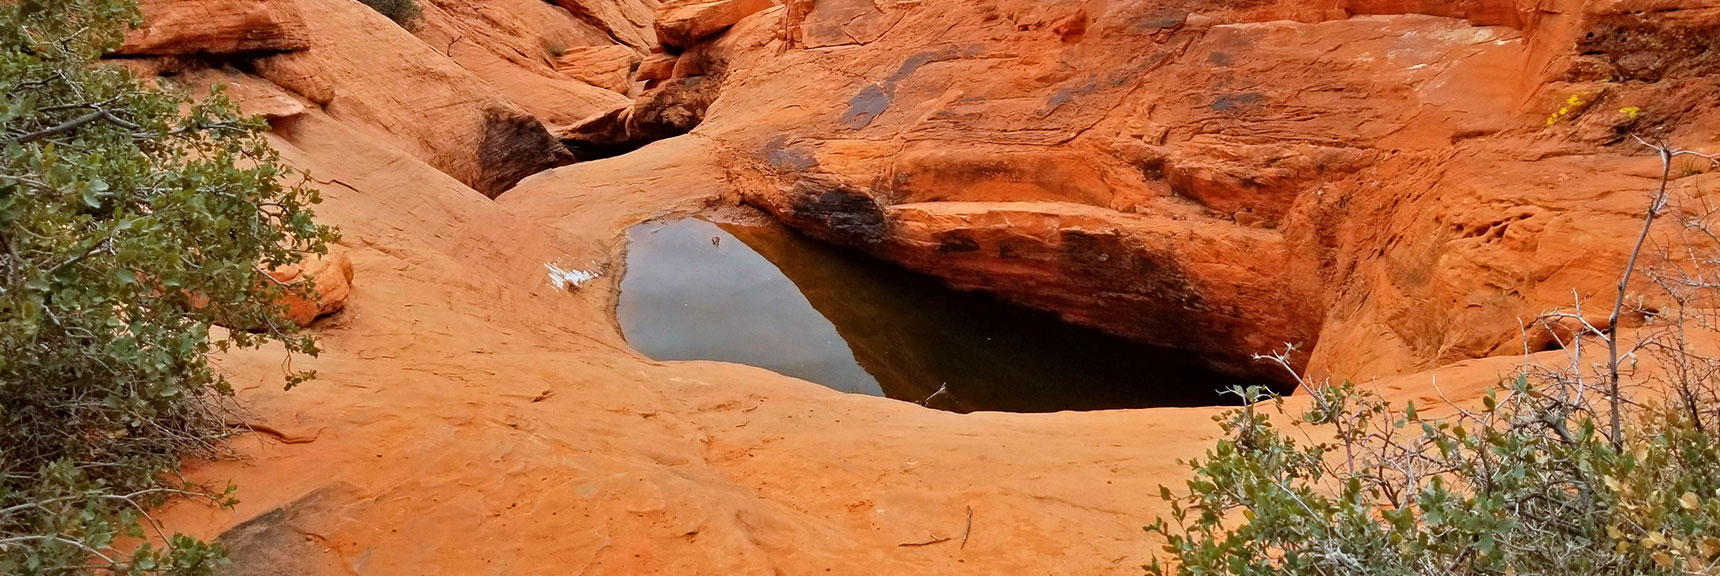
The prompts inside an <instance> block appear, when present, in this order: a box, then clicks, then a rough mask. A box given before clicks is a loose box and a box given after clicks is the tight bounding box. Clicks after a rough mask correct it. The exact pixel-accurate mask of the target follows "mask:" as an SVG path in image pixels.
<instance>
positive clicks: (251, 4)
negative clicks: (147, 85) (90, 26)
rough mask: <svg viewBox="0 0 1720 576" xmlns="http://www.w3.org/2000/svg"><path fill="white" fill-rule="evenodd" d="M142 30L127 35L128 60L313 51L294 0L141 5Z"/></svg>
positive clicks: (165, 0)
mask: <svg viewBox="0 0 1720 576" xmlns="http://www.w3.org/2000/svg"><path fill="white" fill-rule="evenodd" d="M138 11H139V12H142V13H143V26H141V27H139V28H138V29H136V30H133V31H131V32H130V33H129V34H126V37H125V43H124V44H122V45H121V46H120V48H119V53H120V54H126V55H156V56H164V55H189V54H235V53H243V52H287V51H292V50H304V49H306V48H309V47H310V46H311V38H310V37H309V31H308V30H307V29H306V28H305V25H304V22H303V21H302V20H300V17H299V13H298V8H297V6H295V5H294V3H293V0H215V1H211V0H142V1H140V2H138Z"/></svg>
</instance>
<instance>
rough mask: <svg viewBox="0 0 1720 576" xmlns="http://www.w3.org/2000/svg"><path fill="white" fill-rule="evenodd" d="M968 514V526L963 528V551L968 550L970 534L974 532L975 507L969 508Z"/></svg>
mask: <svg viewBox="0 0 1720 576" xmlns="http://www.w3.org/2000/svg"><path fill="white" fill-rule="evenodd" d="M967 512H968V514H967V526H963V527H962V545H961V548H962V549H963V550H966V549H967V539H968V533H970V532H973V507H972V506H968V507H967Z"/></svg>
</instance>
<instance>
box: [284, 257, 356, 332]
mask: <svg viewBox="0 0 1720 576" xmlns="http://www.w3.org/2000/svg"><path fill="white" fill-rule="evenodd" d="M269 277H270V278H273V279H274V280H275V281H276V282H279V283H282V284H286V285H291V286H297V285H298V284H299V283H301V282H311V283H312V284H313V285H314V289H315V299H314V300H313V299H309V298H305V297H304V296H301V295H299V294H296V293H289V294H288V295H287V297H286V306H287V318H288V319H290V320H292V321H293V322H294V323H296V324H298V325H300V326H309V325H310V324H311V322H313V321H315V320H316V319H317V318H321V317H323V316H327V315H329V314H334V313H336V312H339V311H341V310H343V309H345V308H346V302H347V299H348V298H349V297H351V295H352V258H350V257H348V256H347V253H346V250H344V249H341V248H339V247H334V248H331V249H330V250H329V253H328V255H327V256H316V255H311V256H308V257H306V259H305V261H304V262H300V263H298V264H295V265H292V266H286V267H282V268H276V269H274V270H270V271H269Z"/></svg>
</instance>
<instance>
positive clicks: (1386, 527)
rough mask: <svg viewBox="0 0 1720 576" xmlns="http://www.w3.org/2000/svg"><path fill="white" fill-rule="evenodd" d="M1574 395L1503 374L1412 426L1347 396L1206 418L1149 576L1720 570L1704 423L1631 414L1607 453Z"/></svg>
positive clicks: (1677, 413)
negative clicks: (1468, 402) (1504, 381)
mask: <svg viewBox="0 0 1720 576" xmlns="http://www.w3.org/2000/svg"><path fill="white" fill-rule="evenodd" d="M1572 392H1573V390H1572V389H1569V388H1563V387H1559V386H1550V385H1548V384H1547V383H1546V382H1544V381H1543V382H1537V381H1536V380H1534V379H1531V378H1530V377H1528V376H1523V377H1520V378H1518V379H1517V380H1516V381H1515V382H1512V383H1510V384H1509V385H1508V386H1507V387H1503V388H1501V390H1500V391H1499V392H1497V393H1492V394H1489V395H1488V396H1487V397H1486V398H1485V399H1484V400H1483V401H1482V402H1481V405H1480V406H1477V407H1475V409H1474V410H1464V411H1462V412H1460V413H1458V414H1455V415H1446V416H1443V417H1440V418H1424V417H1422V415H1421V414H1419V413H1418V412H1417V409H1416V408H1415V405H1414V404H1413V403H1406V404H1403V405H1401V406H1396V407H1394V406H1393V405H1392V404H1391V403H1389V402H1386V401H1384V400H1383V399H1381V398H1380V397H1378V396H1377V395H1375V394H1373V393H1371V392H1368V391H1365V390H1361V389H1357V388H1355V387H1353V386H1350V385H1342V386H1333V387H1322V388H1317V389H1314V390H1312V391H1311V392H1310V396H1311V398H1310V400H1311V401H1310V402H1309V404H1310V407H1309V408H1308V409H1307V410H1306V411H1303V412H1300V413H1290V412H1292V411H1288V410H1285V408H1284V407H1285V404H1284V403H1283V401H1282V399H1273V400H1270V401H1267V402H1264V403H1259V404H1255V405H1251V406H1248V407H1244V408H1240V409H1236V410H1232V411H1230V412H1228V413H1226V414H1224V415H1223V416H1222V417H1220V418H1218V420H1219V422H1220V425H1221V426H1223V428H1224V430H1225V431H1226V432H1227V438H1225V439H1224V440H1221V441H1220V442H1218V444H1217V445H1216V446H1215V447H1213V448H1212V449H1211V450H1209V451H1208V452H1207V454H1206V456H1205V458H1202V459H1198V460H1196V461H1194V462H1192V463H1191V464H1192V466H1193V470H1194V472H1195V474H1194V477H1193V479H1191V480H1189V481H1188V483H1187V485H1186V487H1185V488H1186V489H1185V490H1183V491H1181V493H1180V494H1179V493H1177V492H1173V491H1172V490H1171V489H1169V488H1168V487H1167V488H1163V489H1162V493H1161V496H1162V497H1164V498H1165V499H1166V500H1169V501H1170V502H1171V504H1172V512H1171V515H1170V517H1169V518H1165V519H1160V520H1159V521H1158V522H1157V523H1155V524H1153V525H1152V526H1149V527H1148V531H1150V532H1155V533H1159V534H1161V535H1163V536H1164V537H1165V538H1166V542H1167V543H1166V546H1165V548H1164V552H1165V556H1166V557H1165V558H1163V559H1161V560H1155V561H1154V563H1153V564H1151V565H1149V566H1148V567H1147V571H1148V573H1149V574H1180V575H1194V574H1238V575H1242V574H1261V575H1264V574H1291V575H1295V574H1318V575H1340V574H1355V575H1362V574H1382V575H1410V574H1426V575H1432V574H1501V575H1503V574H1523V575H1527V574H1668V575H1670V574H1708V573H1714V570H1715V569H1716V566H1720V564H1717V563H1716V562H1717V560H1720V448H1717V447H1716V444H1715V440H1716V438H1715V437H1714V435H1713V433H1712V432H1711V430H1714V425H1716V424H1720V421H1716V420H1715V419H1714V417H1713V414H1712V413H1705V412H1702V411H1696V412H1691V411H1688V410H1685V409H1683V408H1682V407H1680V406H1679V405H1677V404H1671V405H1661V406H1643V407H1641V408H1639V409H1638V410H1635V411H1633V415H1632V418H1631V420H1630V424H1629V425H1627V426H1626V428H1625V430H1626V432H1627V433H1628V434H1627V439H1626V441H1625V442H1624V445H1623V449H1622V450H1621V449H1615V448H1614V446H1613V443H1612V442H1611V439H1610V438H1608V436H1607V434H1606V426H1604V425H1603V422H1604V419H1598V418H1595V417H1594V414H1593V413H1590V412H1587V411H1583V410H1572V409H1571V408H1572V406H1573V404H1572V401H1573V400H1574V399H1575V397H1574V395H1571V394H1570V393H1572Z"/></svg>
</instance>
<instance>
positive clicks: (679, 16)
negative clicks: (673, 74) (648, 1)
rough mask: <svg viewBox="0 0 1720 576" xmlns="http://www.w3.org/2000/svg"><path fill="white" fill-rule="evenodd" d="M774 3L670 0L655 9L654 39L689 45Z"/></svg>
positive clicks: (750, 0)
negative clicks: (655, 32) (655, 30)
mask: <svg viewBox="0 0 1720 576" xmlns="http://www.w3.org/2000/svg"><path fill="white" fill-rule="evenodd" d="M773 5H774V3H773V2H772V1H771V0H715V1H704V0H669V1H668V2H666V3H664V4H663V6H662V7H660V8H658V9H657V24H656V29H657V41H658V42H659V43H661V44H662V45H664V46H674V47H678V48H685V47H688V46H692V45H693V44H695V43H697V42H699V41H700V40H704V39H706V38H710V37H712V36H715V35H717V34H720V33H722V32H723V31H724V30H728V29H729V27H730V26H734V25H735V24H736V23H738V22H740V21H741V19H742V18H746V17H747V16H750V15H752V14H753V13H755V12H758V11H760V10H764V9H766V8H769V7H771V6H773Z"/></svg>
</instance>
